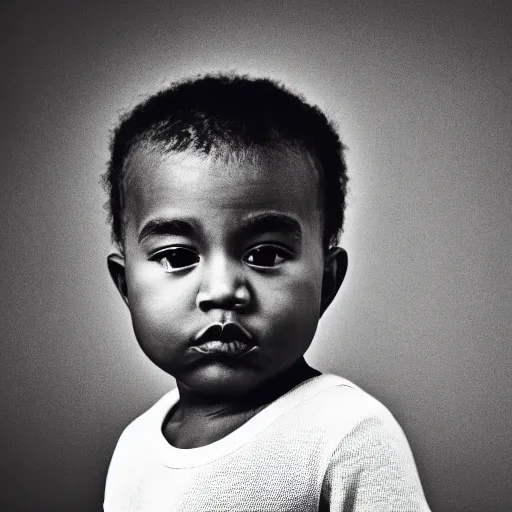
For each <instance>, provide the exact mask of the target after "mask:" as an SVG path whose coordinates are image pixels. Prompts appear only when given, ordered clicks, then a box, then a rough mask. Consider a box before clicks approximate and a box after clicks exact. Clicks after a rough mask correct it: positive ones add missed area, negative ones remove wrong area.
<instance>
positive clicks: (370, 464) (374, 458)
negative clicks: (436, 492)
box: [104, 375, 429, 512]
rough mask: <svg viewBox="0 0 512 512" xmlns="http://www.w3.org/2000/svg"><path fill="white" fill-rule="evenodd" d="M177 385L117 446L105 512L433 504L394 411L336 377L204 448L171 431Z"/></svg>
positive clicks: (377, 511)
mask: <svg viewBox="0 0 512 512" xmlns="http://www.w3.org/2000/svg"><path fill="white" fill-rule="evenodd" d="M178 399H179V394H178V390H177V389H174V390H172V391H171V392H169V393H167V394H166V395H165V396H164V397H162V398H161V399H160V400H159V401H158V402H157V403H156V404H155V405H154V406H153V407H151V408H150V409H149V410H148V411H147V412H146V413H144V414H142V415H141V416H140V417H139V418H137V419H136V420H135V421H133V422H132V423H131V424H130V425H129V426H128V427H127V428H126V430H125V431H124V432H123V434H122V435H121V437H120V439H119V442H118V444H117V447H116V449H115V452H114V455H113V457H112V461H111V464H110V468H109V471H108V476H107V483H106V488H105V500H104V510H105V512H132V511H133V512H134V511H141V510H142V511H151V512H160V511H173V512H174V511H176V512H210V511H212V512H213V511H219V512H221V511H222V512H226V511H233V512H245V511H247V512H249V511H250V512H274V511H275V512H292V511H293V512H309V511H339V512H342V511H343V512H356V511H357V512H363V511H365V512H367V511H368V512H369V511H372V512H386V511H390V512H391V511H393V512H424V511H425V512H428V511H429V507H428V505H427V502H426V500H425V496H424V494H423V490H422V487H421V483H420V480H419V477H418V473H417V470H416V466H415V463H414V459H413V456H412V453H411V450H410V448H409V444H408V442H407V439H406V438H405V435H404V433H403V431H402V429H401V428H400V426H399V425H398V423H397V422H396V420H395V419H394V418H393V416H392V415H391V413H390V412H389V411H388V410H387V409H386V408H385V407H384V406H383V405H382V404H381V403H380V402H378V401H377V400H376V399H375V398H373V397H371V396H370V395H368V394H367V393H365V392H364V391H362V390H361V389H360V388H358V387H357V386H356V385H354V384H352V383H351V382H349V381H348V380H346V379H343V378H341V377H338V376H335V375H320V376H318V377H313V378H311V379H309V380H307V381H305V382H303V383H301V384H299V385H298V386H296V387H295V388H293V389H292V390H291V391H289V392H288V393H286V394H284V395H283V396H281V397H280V398H278V399H277V400H275V401H274V402H272V403H271V404H270V405H268V406H267V407H266V408H265V409H263V410H262V411H260V412H259V413H258V414H256V415H255V416H253V417H252V418H251V419H250V420H249V421H247V422H246V423H245V424H243V425H242V426H241V427H239V428H238V429H236V430H235V431H233V432H232V433H230V434H229V435H227V436H225V437H224V438H222V439H220V440H218V441H216V442H214V443H211V444H209V445H206V446H202V447H199V448H190V449H179V448H176V447H174V446H171V445H170V444H169V443H168V442H167V441H166V439H165V438H164V436H163V434H162V426H163V422H164V420H165V417H166V416H167V414H168V413H169V411H170V410H171V408H172V407H173V406H174V405H175V404H176V402H177V401H178Z"/></svg>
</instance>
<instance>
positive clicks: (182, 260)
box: [154, 247, 199, 272]
mask: <svg viewBox="0 0 512 512" xmlns="http://www.w3.org/2000/svg"><path fill="white" fill-rule="evenodd" d="M154 259H155V260H156V261H158V263H160V265H162V267H164V270H165V271H166V272H176V271H178V270H183V269H186V268H189V267H195V266H196V265H197V264H198V263H199V254H197V252H195V251H193V250H192V249H187V248H186V247H173V248H172V249H167V250H165V251H163V252H159V253H158V254H156V255H155V257H154Z"/></svg>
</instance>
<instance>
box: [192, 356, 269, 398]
mask: <svg viewBox="0 0 512 512" xmlns="http://www.w3.org/2000/svg"><path fill="white" fill-rule="evenodd" d="M264 379H265V377H264V376H263V375H259V372H256V371H255V370H254V369H251V368H247V367H240V366H239V367H236V366H233V365H230V364H229V362H224V361H222V360H218V361H211V362H209V363H208V364H203V365H201V366H200V367H197V368H195V369H194V371H193V372H192V374H190V375H188V376H187V378H186V382H184V383H185V384H186V385H187V387H188V388H190V389H192V390H194V391H196V392H197V393H200V394H203V395H209V396H212V397H219V398H230V397H232V398H235V397H237V396H241V395H244V394H246V393H248V392H250V391H251V390H252V389H254V388H255V387H256V386H257V385H258V384H260V383H261V382H262V381H263V380H264Z"/></svg>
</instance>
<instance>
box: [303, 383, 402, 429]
mask: <svg viewBox="0 0 512 512" xmlns="http://www.w3.org/2000/svg"><path fill="white" fill-rule="evenodd" d="M294 391H296V392H297V396H298V397H300V396H302V397H303V398H302V399H301V400H299V402H298V408H297V414H300V415H301V416H302V417H303V418H304V419H306V418H309V419H308V421H309V422H314V423H318V424H322V425H324V426H326V427H328V426H332V427H333V428H337V429H339V428H340V426H341V425H343V426H345V427H346V428H349V427H355V426H356V425H359V424H361V423H365V422H369V421H370V422H376V423H380V424H384V425H385V424H390V425H394V424H395V423H396V420H395V419H394V417H393V415H392V414H391V412H390V411H389V410H388V409H387V408H386V406H385V405H383V404H382V403H381V402H379V400H377V399H376V398H374V397H373V396H372V395H370V394H369V393H367V392H366V391H364V390H363V389H361V388H360V387H359V386H357V385H356V384H354V383H353V382H351V381H350V380H348V379H345V378H343V377H340V376H338V375H334V374H322V375H320V376H318V377H315V378H314V379H310V381H307V382H306V383H304V386H298V387H297V388H296V389H295V390H294Z"/></svg>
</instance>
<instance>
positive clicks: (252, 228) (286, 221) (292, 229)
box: [237, 212, 302, 242]
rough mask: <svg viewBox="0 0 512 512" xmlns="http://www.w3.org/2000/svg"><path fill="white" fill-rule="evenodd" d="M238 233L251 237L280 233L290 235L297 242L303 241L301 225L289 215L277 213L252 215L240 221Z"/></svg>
mask: <svg viewBox="0 0 512 512" xmlns="http://www.w3.org/2000/svg"><path fill="white" fill-rule="evenodd" d="M237 231H239V232H240V233H249V234H251V235H256V234H260V233H268V232H280V233H284V234H287V235H289V236H290V237H291V238H293V239H294V240H295V241H296V242H300V241H301V240H302V229H301V227H300V223H299V222H298V221H296V220H295V219H294V218H293V217H290V216H289V215H286V214H284V213H277V212H261V213H256V214H253V215H250V216H248V217H246V218H244V219H242V220H241V221H240V225H239V227H238V229H237Z"/></svg>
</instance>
